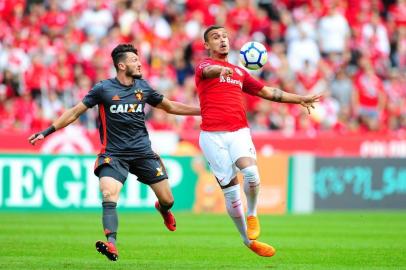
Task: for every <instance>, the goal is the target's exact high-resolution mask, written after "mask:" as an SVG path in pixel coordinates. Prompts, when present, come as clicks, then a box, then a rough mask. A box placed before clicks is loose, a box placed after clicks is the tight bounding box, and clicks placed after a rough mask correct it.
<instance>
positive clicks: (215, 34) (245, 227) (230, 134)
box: [195, 26, 320, 257]
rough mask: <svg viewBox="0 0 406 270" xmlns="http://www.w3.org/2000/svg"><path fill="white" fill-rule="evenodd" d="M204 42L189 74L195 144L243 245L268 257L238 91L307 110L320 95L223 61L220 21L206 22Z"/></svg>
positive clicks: (224, 35) (253, 163)
mask: <svg viewBox="0 0 406 270" xmlns="http://www.w3.org/2000/svg"><path fill="white" fill-rule="evenodd" d="M204 45H205V48H206V49H207V50H208V52H209V58H206V59H204V60H203V61H201V62H200V63H199V64H198V65H197V67H196V75H195V76H196V77H195V81H196V86H197V91H198V95H199V100H200V108H201V114H202V124H201V129H202V130H201V133H200V137H199V144H200V148H201V149H202V151H203V154H204V156H205V157H206V159H207V161H208V163H209V166H210V169H211V171H212V172H213V173H214V175H215V177H216V179H217V181H218V183H219V185H220V187H221V189H222V191H223V193H224V198H225V203H226V209H227V212H228V214H229V216H230V217H231V219H232V220H233V221H234V223H235V225H236V227H237V229H238V231H239V233H240V235H241V237H242V239H243V241H244V244H245V245H246V246H247V247H249V248H250V249H251V250H252V251H254V252H255V253H256V254H258V255H260V256H265V257H271V256H273V255H274V254H275V249H274V248H273V247H272V246H270V245H268V244H266V243H262V242H259V241H257V240H256V239H257V238H258V236H259V234H260V225H259V220H258V217H257V210H256V208H257V201H258V194H259V184H260V179H259V173H258V168H257V162H256V151H255V147H254V144H253V142H252V139H251V134H250V130H249V128H248V122H247V118H246V111H245V109H244V106H243V103H242V100H243V92H245V93H248V94H250V95H256V96H259V97H261V98H264V99H267V100H270V101H275V102H283V103H295V104H300V105H302V106H304V107H305V108H307V110H308V111H309V112H310V108H314V107H313V103H314V102H317V101H318V100H319V98H320V95H307V96H300V95H295V94H291V93H287V92H284V91H282V90H280V89H277V88H273V87H269V86H264V85H263V84H262V83H261V82H259V81H257V80H255V79H254V78H252V77H251V76H250V74H249V73H248V72H247V71H246V70H244V69H243V68H240V67H238V66H235V65H232V64H230V63H228V59H227V56H228V52H229V49H230V45H229V39H228V36H227V31H226V29H225V28H224V27H222V26H210V27H209V28H208V29H207V30H206V31H205V32H204ZM237 171H241V173H242V175H243V178H244V184H243V186H244V193H245V196H246V197H247V220H245V214H244V209H243V205H242V203H241V199H240V185H239V183H238V180H237V177H236V175H237Z"/></svg>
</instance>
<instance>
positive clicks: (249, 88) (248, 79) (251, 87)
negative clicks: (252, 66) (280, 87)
mask: <svg viewBox="0 0 406 270" xmlns="http://www.w3.org/2000/svg"><path fill="white" fill-rule="evenodd" d="M262 88H264V84H263V83H262V82H260V81H258V80H256V79H254V78H253V77H252V76H251V75H250V74H249V73H248V72H247V71H246V70H244V81H243V84H242V90H243V91H244V92H245V93H247V94H250V95H253V96H256V95H257V94H258V92H259V91H261V89H262Z"/></svg>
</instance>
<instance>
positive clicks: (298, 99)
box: [257, 86, 323, 114]
mask: <svg viewBox="0 0 406 270" xmlns="http://www.w3.org/2000/svg"><path fill="white" fill-rule="evenodd" d="M257 95H258V96H259V97H261V98H264V99H267V100H270V101H275V102H280V103H294V104H300V105H302V106H303V107H305V108H306V109H307V111H308V112H309V114H310V108H313V109H314V104H313V103H315V102H319V100H320V98H321V97H322V96H323V95H322V94H316V95H305V96H301V95H296V94H292V93H288V92H285V91H282V90H280V89H278V88H274V87H269V86H264V88H262V89H261V90H260V91H259V92H258V94H257Z"/></svg>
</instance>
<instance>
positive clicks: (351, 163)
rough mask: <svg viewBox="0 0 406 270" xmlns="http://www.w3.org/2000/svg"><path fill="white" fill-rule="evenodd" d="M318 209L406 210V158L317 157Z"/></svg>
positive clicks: (315, 194) (316, 194) (315, 185)
mask: <svg viewBox="0 0 406 270" xmlns="http://www.w3.org/2000/svg"><path fill="white" fill-rule="evenodd" d="M314 177H315V181H314V196H315V200H314V203H315V205H314V206H315V210H317V209H365V208H374V209H390V208H393V209H406V160H405V159H388V158H368V159H361V158H317V159H316V162H315V175H314Z"/></svg>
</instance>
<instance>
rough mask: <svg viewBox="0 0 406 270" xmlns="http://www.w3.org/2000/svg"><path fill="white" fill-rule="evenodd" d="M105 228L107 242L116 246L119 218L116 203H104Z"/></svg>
mask: <svg viewBox="0 0 406 270" xmlns="http://www.w3.org/2000/svg"><path fill="white" fill-rule="evenodd" d="M102 205H103V228H104V234H105V235H106V238H107V241H108V242H112V243H113V244H116V238H117V227H118V217H117V211H116V206H117V203H115V202H103V203H102Z"/></svg>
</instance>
